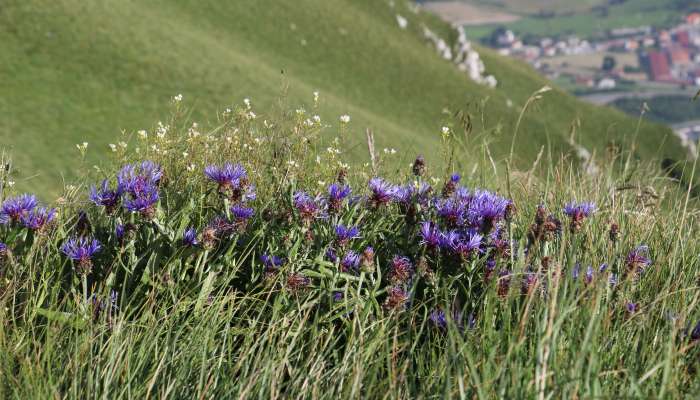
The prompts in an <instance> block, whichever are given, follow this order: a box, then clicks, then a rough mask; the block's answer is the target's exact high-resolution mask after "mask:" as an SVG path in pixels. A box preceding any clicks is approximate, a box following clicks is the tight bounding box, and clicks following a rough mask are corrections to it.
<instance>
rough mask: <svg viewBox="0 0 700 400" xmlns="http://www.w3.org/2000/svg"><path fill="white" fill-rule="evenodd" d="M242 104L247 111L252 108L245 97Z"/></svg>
mask: <svg viewBox="0 0 700 400" xmlns="http://www.w3.org/2000/svg"><path fill="white" fill-rule="evenodd" d="M243 104H245V108H246V109H248V110H250V109H251V108H252V106H251V105H250V99H249V98H247V97H246V98H245V99H243Z"/></svg>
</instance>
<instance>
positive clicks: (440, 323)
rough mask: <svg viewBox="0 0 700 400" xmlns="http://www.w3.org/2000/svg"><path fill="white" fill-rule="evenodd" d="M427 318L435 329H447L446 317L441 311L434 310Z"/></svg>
mask: <svg viewBox="0 0 700 400" xmlns="http://www.w3.org/2000/svg"><path fill="white" fill-rule="evenodd" d="M428 318H429V319H430V322H432V324H433V325H434V326H435V327H436V328H437V329H440V330H445V329H447V316H446V315H445V312H444V311H442V310H441V309H439V308H436V309H434V310H433V311H431V312H430V315H429V316H428Z"/></svg>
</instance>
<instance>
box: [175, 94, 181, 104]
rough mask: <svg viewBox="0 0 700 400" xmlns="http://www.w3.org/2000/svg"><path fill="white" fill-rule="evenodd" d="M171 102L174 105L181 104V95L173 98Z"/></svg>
mask: <svg viewBox="0 0 700 400" xmlns="http://www.w3.org/2000/svg"><path fill="white" fill-rule="evenodd" d="M173 101H174V102H175V103H179V102H181V101H182V95H181V94H178V95H177V96H175V97H173Z"/></svg>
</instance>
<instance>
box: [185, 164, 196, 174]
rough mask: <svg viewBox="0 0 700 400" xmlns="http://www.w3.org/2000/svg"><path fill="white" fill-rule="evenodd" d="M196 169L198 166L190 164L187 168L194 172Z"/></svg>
mask: <svg viewBox="0 0 700 400" xmlns="http://www.w3.org/2000/svg"><path fill="white" fill-rule="evenodd" d="M195 167H196V166H195V165H194V164H189V165H188V166H187V171H189V172H192V171H194V169H195Z"/></svg>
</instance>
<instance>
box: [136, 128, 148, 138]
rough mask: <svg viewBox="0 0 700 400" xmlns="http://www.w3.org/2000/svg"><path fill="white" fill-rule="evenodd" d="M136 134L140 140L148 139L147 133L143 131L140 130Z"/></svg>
mask: <svg viewBox="0 0 700 400" xmlns="http://www.w3.org/2000/svg"><path fill="white" fill-rule="evenodd" d="M136 133H137V134H138V135H139V137H140V138H141V139H146V138H147V137H148V133H147V132H146V131H145V130H143V129H141V130H140V131H138V132H136Z"/></svg>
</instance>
